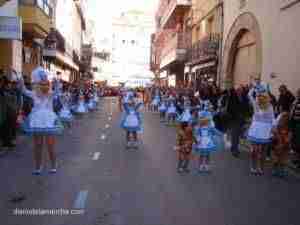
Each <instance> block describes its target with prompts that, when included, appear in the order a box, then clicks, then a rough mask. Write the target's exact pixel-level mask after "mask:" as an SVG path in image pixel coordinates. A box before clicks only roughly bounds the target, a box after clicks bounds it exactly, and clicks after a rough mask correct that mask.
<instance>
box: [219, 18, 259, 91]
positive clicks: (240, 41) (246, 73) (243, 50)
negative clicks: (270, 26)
mask: <svg viewBox="0 0 300 225" xmlns="http://www.w3.org/2000/svg"><path fill="white" fill-rule="evenodd" d="M223 59H224V61H223V69H222V77H221V81H222V85H223V87H232V86H239V85H241V84H248V83H249V81H250V78H251V76H261V72H262V38H261V32H260V28H259V24H258V21H257V20H256V18H255V16H254V15H253V14H251V13H249V12H247V13H244V14H242V15H240V16H239V17H238V18H237V19H236V20H235V22H234V23H233V25H232V27H231V29H230V31H229V34H228V36H227V39H226V42H225V45H224V55H223Z"/></svg>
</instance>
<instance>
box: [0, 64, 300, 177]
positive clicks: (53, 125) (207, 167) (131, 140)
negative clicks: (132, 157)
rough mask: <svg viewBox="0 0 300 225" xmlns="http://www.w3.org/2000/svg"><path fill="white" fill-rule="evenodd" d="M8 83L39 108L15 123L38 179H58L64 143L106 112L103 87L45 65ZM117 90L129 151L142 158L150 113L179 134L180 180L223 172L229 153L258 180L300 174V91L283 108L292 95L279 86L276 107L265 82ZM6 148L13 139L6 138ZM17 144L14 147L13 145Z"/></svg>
mask: <svg viewBox="0 0 300 225" xmlns="http://www.w3.org/2000/svg"><path fill="white" fill-rule="evenodd" d="M12 71H13V70H12ZM6 79H7V81H8V82H11V83H15V84H16V85H15V92H12V91H10V92H9V93H21V95H23V99H24V100H25V99H26V101H28V99H31V101H32V107H29V105H28V104H23V105H24V106H26V113H25V108H24V106H23V108H24V109H23V110H20V111H19V116H16V119H18V120H17V121H16V123H20V130H21V132H22V133H24V134H26V135H27V136H30V137H31V138H32V141H33V159H34V166H33V172H32V174H33V175H42V174H44V173H45V172H46V171H47V170H46V168H48V173H50V174H55V173H57V170H58V167H57V153H56V143H57V140H58V136H60V135H62V134H63V133H64V132H65V130H68V129H72V123H73V122H74V121H76V120H78V119H79V120H80V119H82V121H83V120H84V119H85V118H86V117H88V115H90V114H91V113H93V112H95V111H97V110H98V111H99V110H101V108H102V106H101V99H102V98H103V96H104V95H105V94H104V93H105V91H104V88H103V87H101V88H100V87H99V86H97V85H96V84H95V83H93V82H85V83H69V82H66V81H64V80H61V79H59V78H58V77H55V76H53V75H52V74H51V72H49V71H48V70H46V69H45V68H43V67H42V66H39V67H37V68H36V69H34V70H33V72H32V74H31V76H30V82H28V81H27V82H25V81H24V80H23V78H22V75H21V74H19V73H17V72H15V71H13V72H11V73H10V75H9V76H7V78H6ZM29 86H30V87H31V88H29ZM4 90H5V89H4ZM118 90H119V94H118V98H117V102H118V107H119V116H118V117H119V123H118V124H119V128H120V130H121V132H122V130H124V137H125V138H124V140H125V143H124V149H127V150H130V149H132V150H137V149H140V150H141V151H142V149H143V136H144V130H145V129H146V130H147V126H146V127H145V125H144V114H147V115H149V114H153V116H154V117H155V118H157V120H158V122H159V123H158V124H159V126H160V127H164V128H163V129H167V130H168V129H169V130H170V132H175V133H176V135H174V140H170V141H173V143H174V147H173V148H174V150H176V151H175V152H176V158H177V162H176V163H175V162H174V165H175V164H176V166H174V168H176V171H177V172H178V173H180V174H182V173H188V172H190V171H193V172H195V173H197V174H211V172H214V171H215V170H214V169H215V168H216V167H218V160H217V159H218V157H215V156H216V155H217V154H219V153H220V152H224V151H228V152H230V153H231V154H232V156H233V159H234V158H240V155H244V154H247V158H248V160H249V171H247V172H248V173H249V175H253V176H263V175H265V173H266V171H267V170H268V167H267V166H266V165H270V164H271V168H272V169H271V174H272V175H273V176H274V177H278V178H285V177H287V176H288V175H289V171H290V168H291V167H293V168H296V169H297V168H300V147H299V146H300V143H299V140H300V90H298V92H297V94H296V96H295V98H294V99H295V101H294V102H293V103H291V104H289V105H287V104H285V102H284V101H282V99H284V97H285V96H284V95H285V93H290V92H288V89H287V87H285V86H284V85H282V86H280V88H279V98H278V101H277V99H276V97H275V96H274V95H273V94H272V92H275V90H274V89H272V87H271V86H270V85H269V84H265V83H263V82H261V81H260V79H259V77H254V78H253V81H252V82H251V83H250V84H249V85H247V86H240V87H237V88H232V87H231V88H226V89H224V90H221V89H219V88H218V87H216V86H214V85H213V84H203V85H200V86H198V87H197V88H191V87H189V88H187V87H176V88H175V87H159V86H156V85H153V86H151V87H148V88H144V89H134V88H130V87H124V86H123V87H120V88H119V89H118ZM282 90H284V91H282ZM7 92H8V91H7ZM3 96H6V95H3ZM2 99H4V98H2ZM280 99H281V100H280ZM24 103H26V102H24ZM111 113H112V112H111ZM16 115H17V114H16ZM156 115H157V117H156ZM20 116H21V117H20ZM23 117H24V118H23ZM11 122H12V121H11ZM2 129H3V128H2ZM171 130H173V131H171ZM12 132H14V131H13V130H12ZM122 133H123V132H122ZM11 137H12V136H11ZM3 141H7V140H6V139H4V137H3ZM12 141H13V139H11V140H8V141H7V143H9V144H10V145H12V144H11V143H13V142H12ZM43 148H46V150H47V152H48V157H49V162H50V164H49V165H45V163H43V162H44V160H43V153H42V152H43Z"/></svg>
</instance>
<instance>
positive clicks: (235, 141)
mask: <svg viewBox="0 0 300 225" xmlns="http://www.w3.org/2000/svg"><path fill="white" fill-rule="evenodd" d="M246 96H247V95H246V93H244V91H243V89H242V88H240V89H238V90H237V91H236V90H235V89H233V88H232V89H231V90H230V91H229V96H228V99H227V101H228V102H227V115H228V120H229V122H228V127H229V131H230V138H231V153H232V155H233V156H234V157H239V155H240V150H239V144H240V138H241V135H242V133H243V127H244V124H245V121H246V117H247V116H246V115H247V113H248V110H249V102H248V100H247V97H246Z"/></svg>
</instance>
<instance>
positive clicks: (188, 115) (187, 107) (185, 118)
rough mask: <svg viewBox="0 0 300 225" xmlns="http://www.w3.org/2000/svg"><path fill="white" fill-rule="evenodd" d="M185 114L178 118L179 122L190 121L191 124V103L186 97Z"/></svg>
mask: <svg viewBox="0 0 300 225" xmlns="http://www.w3.org/2000/svg"><path fill="white" fill-rule="evenodd" d="M182 110H183V112H182V114H181V115H180V116H179V117H178V121H188V122H189V123H190V122H191V119H192V113H191V102H190V101H189V99H188V98H187V97H184V103H183V109H182Z"/></svg>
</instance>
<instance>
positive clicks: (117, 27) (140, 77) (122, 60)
mask: <svg viewBox="0 0 300 225" xmlns="http://www.w3.org/2000/svg"><path fill="white" fill-rule="evenodd" d="M153 30H154V22H153V20H152V15H150V14H149V15H148V14H146V13H144V12H142V11H137V10H130V11H127V12H124V13H122V14H121V15H120V16H118V17H116V18H114V19H113V24H112V31H111V39H110V40H108V39H104V40H102V42H103V45H105V46H110V48H108V49H106V50H108V51H110V52H111V60H110V65H109V66H108V65H106V66H105V67H106V68H107V70H108V71H106V69H103V70H102V72H103V73H104V74H105V76H106V77H108V83H109V84H117V83H118V82H127V84H129V85H132V86H136V85H144V84H145V83H148V82H149V81H150V80H151V79H152V78H153V74H152V73H151V72H150V71H149V68H148V67H149V66H148V65H149V60H150V43H151V42H150V34H151V32H153Z"/></svg>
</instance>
